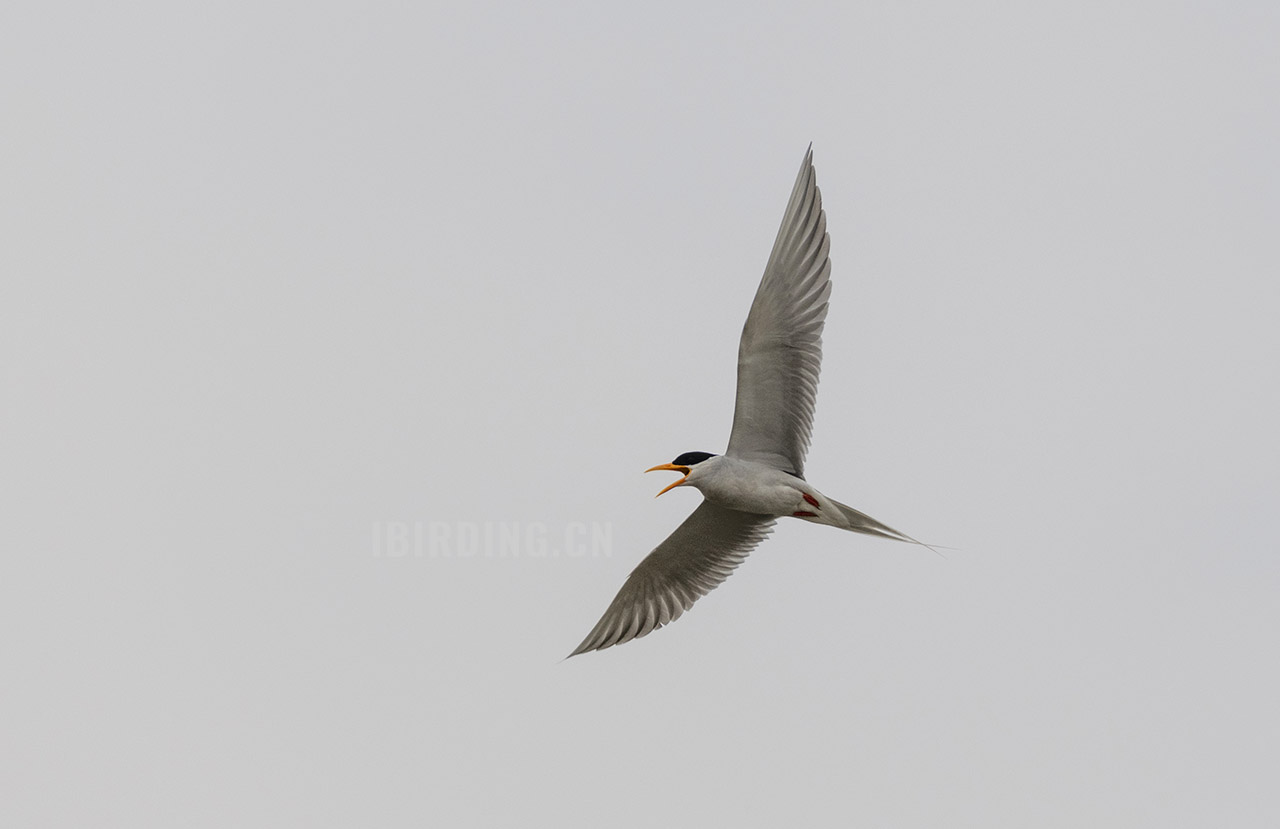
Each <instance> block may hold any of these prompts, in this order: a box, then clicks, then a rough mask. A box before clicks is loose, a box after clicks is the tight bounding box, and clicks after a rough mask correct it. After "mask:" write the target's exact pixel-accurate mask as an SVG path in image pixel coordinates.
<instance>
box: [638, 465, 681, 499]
mask: <svg viewBox="0 0 1280 829" xmlns="http://www.w3.org/2000/svg"><path fill="white" fill-rule="evenodd" d="M659 469H670V470H671V471H672V472H679V473H680V474H681V475H683V476H684V477H683V478H681V479H680V480H678V481H676V482H675V483H674V484H671V485H670V486H668V487H667V488H665V489H663V490H662V492H659V493H658V495H661V494H662V493H663V492H670V491H671V490H673V489H675V488H676V487H678V486H680V484H682V483H684V482H685V481H687V480H689V467H687V466H676V465H675V464H674V463H660V464H658V465H657V466H655V467H653V468H652V469H646V470H645V472H657V471H658V470H659ZM658 495H655V496H653V497H654V498H657V497H658Z"/></svg>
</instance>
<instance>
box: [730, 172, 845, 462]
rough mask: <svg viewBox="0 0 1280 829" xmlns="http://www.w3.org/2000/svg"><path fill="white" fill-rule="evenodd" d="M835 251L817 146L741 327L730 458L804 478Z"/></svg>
mask: <svg viewBox="0 0 1280 829" xmlns="http://www.w3.org/2000/svg"><path fill="white" fill-rule="evenodd" d="M829 248H830V241H829V240H828V238H827V217H826V214H825V213H824V212H823V211H822V194H821V193H820V192H819V191H818V184H817V180H816V178H815V175H814V170H813V149H812V147H811V148H810V149H809V152H807V153H806V154H805V157H804V163H803V164H802V165H801V166H800V174H799V175H798V176H797V177H796V184H795V187H794V188H793V189H792V191H791V201H789V202H788V203H787V211H786V213H784V214H783V216H782V227H781V228H779V230H778V238H777V240H776V241H775V242H774V243H773V252H772V253H771V254H769V264H768V265H767V266H766V267H765V269H764V278H763V279H761V280H760V287H759V288H758V289H757V290H756V298H755V301H754V302H752V303H751V312H750V313H749V314H748V315H747V323H746V325H744V326H743V328H742V340H741V342H740V343H739V345H738V399H737V403H736V405H735V407H734V411H733V432H732V433H731V434H730V435H729V448H728V449H727V450H725V454H726V455H731V456H733V457H737V458H744V459H747V460H754V461H760V462H762V463H767V464H769V465H770V466H773V467H775V468H777V469H781V470H783V471H784V472H790V473H791V474H792V475H796V476H798V477H803V476H804V457H805V453H806V452H807V451H808V449H809V434H810V431H811V429H812V427H813V407H814V404H815V402H816V400H817V395H818V372H819V371H820V370H821V368H822V326H823V323H824V322H825V321H826V318H827V298H828V297H829V296H830V295H831V279H830V277H831V260H830V259H829V258H828V256H827V252H828V249H829Z"/></svg>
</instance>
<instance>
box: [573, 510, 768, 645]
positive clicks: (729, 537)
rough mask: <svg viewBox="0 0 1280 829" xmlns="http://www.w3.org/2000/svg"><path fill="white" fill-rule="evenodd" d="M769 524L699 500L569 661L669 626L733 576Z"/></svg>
mask: <svg viewBox="0 0 1280 829" xmlns="http://www.w3.org/2000/svg"><path fill="white" fill-rule="evenodd" d="M774 520H775V519H773V518H772V517H770V516H767V515H754V514H751V513H747V512H739V511H737V510H732V509H728V508H727V507H721V506H717V505H716V504H712V503H711V502H709V501H703V502H702V505H701V506H699V507H698V508H697V509H696V510H694V511H693V513H692V514H691V515H690V516H689V517H688V518H686V519H685V520H684V523H683V524H681V525H680V526H679V527H676V529H675V532H673V533H671V535H669V536H668V537H667V540H666V541H663V542H662V543H661V544H659V545H658V546H657V547H656V548H655V549H654V551H653V552H651V553H649V555H647V556H645V558H644V560H643V561H641V562H640V564H639V565H637V566H636V569H635V570H632V571H631V575H630V576H628V577H627V580H626V582H625V583H624V584H623V585H622V589H621V590H619V591H618V595H617V596H616V597H615V598H614V600H613V602H612V603H611V604H610V605H609V608H608V610H606V611H605V612H604V615H603V616H602V617H600V621H599V622H597V623H596V626H595V627H594V628H592V630H591V633H589V634H587V638H586V639H584V640H582V644H581V645H579V646H578V648H577V650H575V651H574V652H573V653H571V654H569V656H577V655H578V654H580V653H585V652H587V651H594V650H603V649H604V648H608V647H612V646H613V645H620V644H622V643H623V642H630V641H631V640H632V639H638V638H640V637H641V636H646V635H648V634H649V633H652V632H653V631H655V630H657V629H658V628H660V627H662V626H663V625H666V624H670V623H671V622H674V621H675V620H676V619H678V618H680V616H681V615H683V614H684V612H685V611H686V610H688V609H689V608H690V607H692V606H693V603H694V602H696V601H697V600H698V599H700V598H702V597H703V596H705V595H706V594H708V593H710V592H711V591H712V590H714V589H715V588H716V587H718V586H719V585H720V584H721V582H723V581H724V580H725V579H727V578H728V577H729V576H730V574H732V573H733V571H734V569H735V568H736V567H737V566H738V565H739V564H741V563H742V562H743V561H744V560H745V559H746V557H747V554H748V553H750V552H751V551H752V550H754V549H755V548H756V547H757V546H759V544H760V542H761V541H763V540H764V539H765V537H766V536H767V535H769V533H770V532H772V531H773V524H774Z"/></svg>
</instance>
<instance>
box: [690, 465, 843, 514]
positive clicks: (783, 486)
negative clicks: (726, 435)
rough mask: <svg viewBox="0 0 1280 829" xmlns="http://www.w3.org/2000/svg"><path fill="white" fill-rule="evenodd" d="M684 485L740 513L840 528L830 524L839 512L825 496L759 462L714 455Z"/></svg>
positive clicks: (799, 479) (789, 475) (694, 467)
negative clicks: (791, 519)
mask: <svg viewBox="0 0 1280 829" xmlns="http://www.w3.org/2000/svg"><path fill="white" fill-rule="evenodd" d="M684 485H685V486H692V487H695V488H697V489H698V490H699V491H701V492H702V494H703V495H704V496H705V497H706V499H707V500H708V501H710V502H712V503H713V504H719V505H720V506H722V507H728V508H729V509H736V510H738V511H740V512H750V513H753V514H755V515H768V516H770V517H771V518H782V517H783V516H793V517H796V518H805V519H808V520H810V521H814V522H815V523H818V524H831V525H832V526H837V527H840V526H843V523H839V522H837V521H835V520H832V518H833V517H834V516H835V515H836V514H838V513H839V510H837V509H835V505H834V503H833V502H832V501H831V500H830V499H829V498H827V496H825V495H823V494H822V493H821V492H819V491H818V490H816V489H814V488H813V487H812V486H810V485H809V484H808V482H806V481H805V480H804V479H802V478H797V477H796V476H795V475H792V474H790V473H787V472H783V471H782V470H780V469H774V468H773V467H772V466H769V465H767V464H763V463H760V462H758V461H747V460H742V459H741V458H730V457H727V456H725V455H716V456H715V457H711V458H707V459H706V460H705V461H703V462H702V463H700V464H698V465H697V466H693V467H690V469H689V476H688V477H687V478H685V481H684ZM806 496H807V497H806ZM808 499H813V500H808ZM814 501H817V503H816V504H815V503H814ZM824 505H825V507H826V508H825V509H824V508H823V507H824ZM829 516H831V517H829Z"/></svg>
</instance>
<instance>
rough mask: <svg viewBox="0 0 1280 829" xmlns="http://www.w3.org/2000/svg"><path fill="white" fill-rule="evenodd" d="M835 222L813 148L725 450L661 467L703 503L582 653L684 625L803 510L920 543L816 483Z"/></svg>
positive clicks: (631, 582)
mask: <svg viewBox="0 0 1280 829" xmlns="http://www.w3.org/2000/svg"><path fill="white" fill-rule="evenodd" d="M829 248H830V240H829V239H828V237H827V217H826V214H825V213H824V212H823V210H822V194H821V193H820V192H819V191H818V185H817V182H816V179H815V174H814V169H813V147H812V146H810V148H809V150H808V152H806V153H805V157H804V163H802V164H801V165H800V174H799V175H798V176H797V177H796V183H795V187H793V188H792V190H791V199H790V200H789V201H788V202H787V209H786V212H785V213H783V214H782V227H781V228H779V229H778V238H777V240H776V241H774V243H773V252H772V253H770V254H769V263H768V264H767V265H766V266H765V269H764V277H763V278H762V279H761V280H760V287H759V288H758V289H756V298H755V300H754V301H753V302H752V303H751V311H750V313H748V314H747V322H746V324H745V325H744V326H743V328H742V339H741V341H740V342H739V344H738V399H737V403H736V405H735V406H734V411H733V430H732V431H731V432H730V433H729V446H728V448H727V449H725V452H724V454H723V455H716V454H713V453H711V452H685V453H684V454H682V455H680V456H679V457H677V458H676V459H675V460H673V461H672V462H671V463H664V464H659V465H658V466H655V467H653V468H652V469H647V470H645V471H646V472H653V471H655V470H660V469H661V470H670V471H672V472H678V473H680V474H681V475H682V476H683V477H681V478H680V479H679V480H678V481H676V482H675V483H673V484H671V485H670V486H668V487H666V488H665V489H663V490H662V491H661V492H659V493H658V495H662V494H663V493H665V492H668V491H670V490H672V489H674V488H676V487H678V486H691V487H695V488H696V489H698V490H700V491H701V492H702V496H703V501H702V504H701V505H700V506H699V507H698V508H697V509H696V510H694V511H693V514H692V515H690V516H689V517H688V518H687V519H685V521H684V523H683V524H681V525H680V526H679V527H677V528H676V530H675V532H673V533H672V534H671V535H670V536H669V537H668V538H667V540H666V541H663V542H662V543H661V544H659V545H658V547H657V549H655V550H654V551H653V552H651V553H649V555H648V556H646V557H645V559H644V560H643V561H641V562H640V564H639V565H638V566H637V567H636V569H635V570H633V571H632V572H631V575H630V576H628V577H627V581H626V583H625V584H623V585H622V589H621V590H619V591H618V595H617V597H615V598H614V600H613V603H612V604H610V605H609V608H608V610H606V611H605V612H604V616H602V617H601V618H600V621H599V622H598V623H596V626H595V627H594V628H592V630H591V633H589V634H587V638H586V639H584V640H582V644H581V645H579V646H578V648H577V650H575V651H574V652H573V653H571V654H569V655H570V656H577V655H578V654H580V653H585V652H587V651H594V650H603V649H604V648H609V647H612V646H614V645H620V644H622V643H624V642H630V641H631V640H632V639H638V638H640V637H641V636H647V635H648V634H649V633H652V632H653V631H655V630H657V629H658V628H660V627H662V626H664V625H667V624H670V623H671V622H674V621H675V620H676V619H678V618H680V616H681V615H682V614H683V613H684V612H685V611H686V610H688V609H689V608H690V607H692V606H693V603H694V602H696V601H697V600H698V599H700V598H702V597H703V596H705V595H706V594H707V593H710V592H711V591H712V590H714V589H715V588H716V587H718V586H719V585H720V583H721V582H723V581H724V580H725V579H727V578H728V577H729V575H730V574H731V573H732V572H733V571H734V569H735V568H736V567H737V566H738V565H739V564H741V563H742V562H743V561H744V560H745V559H746V557H747V554H748V553H750V552H751V551H752V550H754V549H755V548H756V547H757V546H758V545H759V544H760V542H761V541H763V540H764V538H765V536H767V535H768V534H769V533H770V532H772V531H773V525H774V523H775V522H776V521H777V520H778V519H779V518H784V517H788V516H789V517H793V518H800V519H803V520H805V521H811V522H813V523H815V524H826V525H828V526H832V527H838V528H839V529H842V530H851V531H853V532H857V533H866V534H867V535H874V536H880V537H882V538H892V539H894V540H896V541H908V542H911V543H913V544H919V543H920V542H918V541H916V540H915V539H914V538H911V537H910V536H908V535H906V534H904V533H900V532H898V531H897V530H895V529H893V528H892V527H888V526H886V525H884V524H881V523H880V522H879V521H877V520H875V519H874V518H872V517H871V516H869V515H865V514H863V513H861V512H859V511H858V510H856V509H854V508H853V507H849V506H845V505H844V504H842V503H840V502H839V501H835V500H832V499H831V498H828V497H827V496H825V495H823V494H822V493H821V492H819V491H818V490H816V489H814V488H813V486H812V485H811V484H810V483H809V482H808V481H806V480H805V479H804V459H805V454H806V452H807V451H808V448H809V433H810V431H811V428H812V425H813V407H814V403H815V401H816V399H817V392H818V371H819V369H820V368H821V364H822V327H823V323H824V322H825V320H826V318H827V299H828V298H829V297H830V295H831V260H830V258H829V257H828V251H829Z"/></svg>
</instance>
